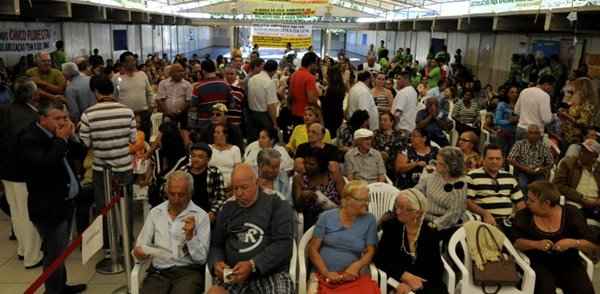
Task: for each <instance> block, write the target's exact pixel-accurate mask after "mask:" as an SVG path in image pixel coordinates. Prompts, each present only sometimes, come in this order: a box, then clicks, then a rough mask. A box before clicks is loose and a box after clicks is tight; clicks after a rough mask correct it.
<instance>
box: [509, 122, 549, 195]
mask: <svg viewBox="0 0 600 294" xmlns="http://www.w3.org/2000/svg"><path fill="white" fill-rule="evenodd" d="M508 162H510V164H512V165H513V166H514V167H515V176H516V177H517V179H518V180H519V184H520V185H521V190H522V191H523V193H524V194H525V195H527V185H529V184H530V183H533V182H535V181H541V180H544V179H545V178H546V175H547V174H548V173H549V172H550V169H552V165H553V163H554V160H553V159H552V153H551V152H550V147H548V146H546V145H545V144H544V140H543V137H542V129H541V128H540V127H539V126H538V125H537V124H532V125H529V127H528V128H527V138H526V139H523V140H520V141H517V143H515V145H514V146H513V148H512V149H511V150H510V154H509V155H508Z"/></svg>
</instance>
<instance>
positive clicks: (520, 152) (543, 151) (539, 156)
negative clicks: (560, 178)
mask: <svg viewBox="0 0 600 294" xmlns="http://www.w3.org/2000/svg"><path fill="white" fill-rule="evenodd" d="M508 159H509V160H511V159H512V160H515V161H517V162H518V163H520V164H524V165H526V166H548V165H551V164H552V162H553V161H554V159H553V158H552V153H550V148H549V147H548V146H546V145H545V144H544V142H543V141H542V140H541V139H540V140H539V141H538V142H537V143H535V144H530V143H529V141H527V139H523V140H520V141H518V142H517V143H515V145H514V146H513V148H512V149H511V150H510V153H509V154H508Z"/></svg>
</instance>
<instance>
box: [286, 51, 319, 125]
mask: <svg viewBox="0 0 600 294" xmlns="http://www.w3.org/2000/svg"><path fill="white" fill-rule="evenodd" d="M317 59H318V57H317V54H315V53H314V52H308V53H306V54H304V56H302V63H301V65H302V67H301V68H299V69H298V70H297V71H296V72H294V73H293V74H292V76H291V77H290V80H289V95H290V105H289V106H290V107H291V110H292V125H294V126H296V125H300V124H303V123H304V109H305V108H306V106H308V105H309V104H312V105H317V100H318V99H319V92H318V90H317V79H316V78H315V76H314V74H313V72H315V71H316V70H317Z"/></svg>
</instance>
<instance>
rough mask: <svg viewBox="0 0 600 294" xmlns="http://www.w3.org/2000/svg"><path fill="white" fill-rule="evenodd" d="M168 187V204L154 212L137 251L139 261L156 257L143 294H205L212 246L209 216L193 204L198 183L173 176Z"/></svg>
mask: <svg viewBox="0 0 600 294" xmlns="http://www.w3.org/2000/svg"><path fill="white" fill-rule="evenodd" d="M166 186H167V188H166V191H167V196H168V201H165V202H163V203H162V204H160V205H159V206H156V207H154V208H153V209H152V210H151V211H150V214H149V215H148V218H147V219H146V221H145V223H144V227H143V228H142V231H141V232H140V235H139V236H138V238H137V241H136V246H135V248H134V250H133V255H134V256H135V257H136V258H138V259H146V258H148V257H152V267H151V268H150V270H149V273H148V276H147V277H146V279H144V284H143V286H142V290H141V291H140V292H141V293H149V294H181V293H189V294H195V293H202V291H204V285H203V281H204V264H206V260H207V257H208V249H209V246H210V241H209V240H210V221H209V219H208V215H207V214H206V212H205V211H204V210H202V208H200V207H198V206H197V205H196V204H194V202H192V201H191V198H192V190H193V189H194V180H193V178H192V176H191V175H190V174H188V173H186V172H184V171H176V172H173V173H171V174H170V175H169V177H168V178H167V185H166Z"/></svg>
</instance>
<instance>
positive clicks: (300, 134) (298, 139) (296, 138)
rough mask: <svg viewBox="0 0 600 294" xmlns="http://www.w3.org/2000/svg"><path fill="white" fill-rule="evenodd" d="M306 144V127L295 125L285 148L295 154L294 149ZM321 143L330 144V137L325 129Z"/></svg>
mask: <svg viewBox="0 0 600 294" xmlns="http://www.w3.org/2000/svg"><path fill="white" fill-rule="evenodd" d="M306 142H308V132H307V130H306V125H305V124H301V125H297V126H296V127H295V128H294V131H292V136H291V137H290V142H289V143H288V144H287V148H288V149H290V150H292V151H294V152H295V151H296V148H298V146H299V145H300V144H303V143H306ZM323 143H328V144H331V135H329V130H327V129H325V136H324V137H323Z"/></svg>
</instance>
